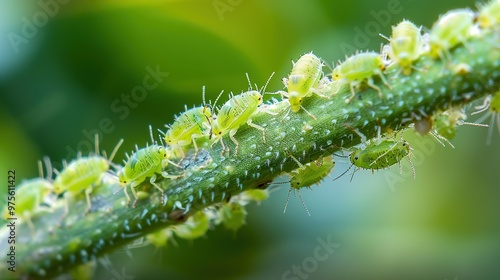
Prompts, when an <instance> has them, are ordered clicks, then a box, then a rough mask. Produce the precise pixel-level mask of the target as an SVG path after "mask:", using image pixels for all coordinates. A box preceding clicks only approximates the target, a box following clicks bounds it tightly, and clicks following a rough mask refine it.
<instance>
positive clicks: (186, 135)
mask: <svg viewBox="0 0 500 280" xmlns="http://www.w3.org/2000/svg"><path fill="white" fill-rule="evenodd" d="M204 93H205V92H203V96H204ZM203 99H204V98H203ZM212 118H215V116H212V110H211V108H210V107H209V106H206V104H204V106H202V107H195V108H192V109H189V110H188V109H187V108H186V111H185V112H184V113H182V114H181V115H180V116H178V117H176V118H175V120H174V122H173V123H172V124H171V125H166V127H167V128H168V130H167V132H166V133H164V139H165V143H166V144H167V145H168V146H169V147H170V149H171V150H172V153H173V155H174V156H176V157H181V158H184V157H185V153H186V151H187V149H188V148H189V145H190V144H191V143H192V144H193V147H194V150H195V157H196V155H197V154H198V146H197V145H196V139H197V138H201V137H208V136H209V134H210V122H209V120H210V119H212Z"/></svg>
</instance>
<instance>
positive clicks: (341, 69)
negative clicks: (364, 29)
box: [332, 52, 391, 103]
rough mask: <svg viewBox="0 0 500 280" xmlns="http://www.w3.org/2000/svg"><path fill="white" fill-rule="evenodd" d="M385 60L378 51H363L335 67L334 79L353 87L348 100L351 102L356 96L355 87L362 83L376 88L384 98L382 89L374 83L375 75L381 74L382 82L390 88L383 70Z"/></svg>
mask: <svg viewBox="0 0 500 280" xmlns="http://www.w3.org/2000/svg"><path fill="white" fill-rule="evenodd" d="M385 67H386V65H385V62H384V60H383V58H382V56H381V55H380V54H379V53H376V52H362V53H357V54H355V55H352V56H350V57H349V58H347V59H346V61H344V62H343V63H340V64H339V65H337V67H335V69H333V72H332V78H333V80H334V81H343V82H347V83H349V86H350V88H351V96H350V97H349V98H348V99H347V100H346V102H347V103H349V102H351V101H352V99H353V98H354V96H355V90H354V87H358V86H360V85H361V84H362V83H364V82H366V84H367V85H368V86H369V87H371V88H373V89H375V90H376V91H377V92H378V96H379V97H380V98H382V91H381V90H380V88H379V87H378V86H377V85H375V84H374V82H373V76H375V75H378V76H380V78H381V80H382V82H383V83H384V84H385V85H386V86H387V87H388V88H389V89H390V88H391V87H390V86H389V84H388V83H387V81H386V79H385V77H384V73H383V71H384V70H385Z"/></svg>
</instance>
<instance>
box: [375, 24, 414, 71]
mask: <svg viewBox="0 0 500 280" xmlns="http://www.w3.org/2000/svg"><path fill="white" fill-rule="evenodd" d="M388 40H389V41H390V45H386V46H385V47H384V52H387V53H388V55H389V57H390V58H391V59H393V60H394V61H396V62H397V63H398V64H399V66H401V68H402V70H403V74H405V75H410V74H411V71H412V65H413V63H414V62H415V61H416V60H417V59H418V58H419V57H420V55H421V54H422V51H423V40H422V34H421V32H420V28H418V27H417V26H416V25H415V24H413V23H412V22H411V21H408V20H403V21H402V22H400V23H398V25H396V26H393V27H392V35H391V38H390V39H388Z"/></svg>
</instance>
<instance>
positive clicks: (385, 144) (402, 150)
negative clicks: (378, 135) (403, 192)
mask: <svg viewBox="0 0 500 280" xmlns="http://www.w3.org/2000/svg"><path fill="white" fill-rule="evenodd" d="M404 157H406V158H408V161H409V162H410V165H411V169H412V171H413V178H415V169H414V168H413V164H412V162H411V158H410V157H411V148H410V145H409V144H408V142H406V141H405V140H403V139H401V140H399V141H397V140H395V139H392V138H388V139H376V140H373V141H371V143H369V144H368V145H367V146H366V147H365V148H362V149H354V150H353V151H352V153H351V154H350V155H349V160H350V161H351V163H352V164H353V165H354V166H356V167H357V170H359V169H369V170H371V171H372V172H373V171H374V170H379V169H384V168H388V167H391V166H393V165H394V164H396V163H397V164H399V172H400V173H401V160H402V159H403V158H404ZM353 175H354V174H353ZM351 179H352V178H351Z"/></svg>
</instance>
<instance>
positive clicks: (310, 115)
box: [300, 105, 317, 120]
mask: <svg viewBox="0 0 500 280" xmlns="http://www.w3.org/2000/svg"><path fill="white" fill-rule="evenodd" d="M300 108H302V110H304V112H306V113H307V114H308V115H309V117H311V118H312V119H313V120H317V118H316V117H315V116H314V115H313V114H311V113H309V111H307V110H306V108H304V106H302V105H300Z"/></svg>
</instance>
